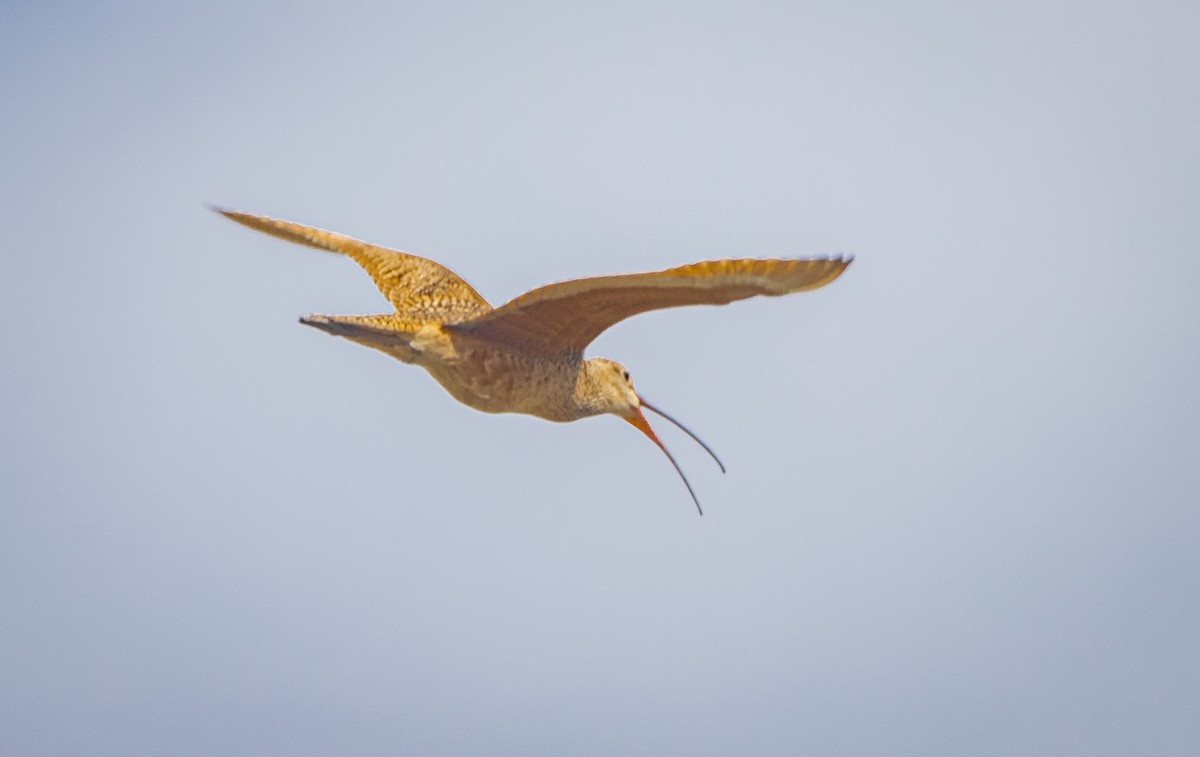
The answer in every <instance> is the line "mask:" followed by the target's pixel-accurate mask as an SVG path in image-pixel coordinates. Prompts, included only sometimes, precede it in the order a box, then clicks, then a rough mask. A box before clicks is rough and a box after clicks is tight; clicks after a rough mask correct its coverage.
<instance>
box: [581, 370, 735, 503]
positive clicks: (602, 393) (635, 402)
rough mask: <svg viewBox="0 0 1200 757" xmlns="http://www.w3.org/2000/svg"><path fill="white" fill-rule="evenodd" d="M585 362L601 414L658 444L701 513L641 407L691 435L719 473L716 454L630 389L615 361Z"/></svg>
mask: <svg viewBox="0 0 1200 757" xmlns="http://www.w3.org/2000/svg"><path fill="white" fill-rule="evenodd" d="M587 362H588V364H589V365H588V373H590V374H591V376H592V379H593V381H592V383H593V386H594V387H595V389H596V390H597V391H596V395H597V396H596V397H595V400H596V404H597V405H598V408H597V409H598V410H599V412H601V413H612V414H613V415H616V416H618V417H620V418H624V419H625V420H626V421H627V422H628V423H629V424H630V425H631V426H633V427H634V428H636V429H637V430H638V431H641V432H642V433H643V434H645V435H646V436H647V437H649V439H650V441H652V442H654V443H655V444H656V445H658V448H659V449H661V450H662V451H663V454H665V455H666V456H667V459H668V460H670V461H671V465H673V466H675V472H676V473H678V474H679V477H680V478H681V479H683V485H684V486H686V487H687V490H688V493H689V494H691V495H692V501H693V502H695V503H696V509H697V510H699V511H700V514H701V515H703V514H704V511H703V510H702V509H701V508H700V500H699V499H697V498H696V492H694V491H693V490H692V485H691V484H690V483H688V480H687V476H685V475H683V469H682V468H680V467H679V463H677V462H675V458H674V457H673V456H672V455H671V453H670V452H669V451H668V450H667V447H666V445H665V444H663V443H662V440H661V439H659V438H658V434H656V433H654V429H653V428H651V427H650V422H649V421H647V420H646V415H645V413H643V412H642V408H646V409H647V410H650V411H651V412H654V413H657V414H658V415H661V416H662V417H664V418H666V419H667V420H668V421H670V422H671V423H674V424H675V425H676V426H678V427H679V428H680V429H682V430H683V432H684V433H685V434H687V435H688V436H690V437H692V439H694V440H695V441H696V443H697V444H699V445H700V446H701V447H703V448H704V451H705V452H707V453H708V454H709V455H712V459H713V460H716V461H717V465H718V466H720V468H721V472H722V473H724V472H725V464H724V463H722V462H721V460H720V458H718V457H717V455H716V453H715V452H713V451H712V450H711V449H709V446H708V445H707V444H705V443H704V442H703V441H701V439H700V437H698V436H696V435H695V434H693V433H692V432H691V431H689V430H688V428H687V427H686V426H684V425H683V424H682V423H680V422H679V421H677V420H675V419H674V418H672V417H671V416H669V415H667V414H666V413H664V412H663V411H661V410H659V409H658V408H656V407H654V406H653V405H651V404H650V403H649V402H646V400H644V399H642V396H641V395H640V394H638V393H637V390H635V389H634V388H633V379H632V378H630V376H629V369H628V368H626V367H625V366H623V365H621V364H620V363H618V362H616V361H615V360H608V359H606V358H602V357H598V358H592V359H591V360H589V361H587Z"/></svg>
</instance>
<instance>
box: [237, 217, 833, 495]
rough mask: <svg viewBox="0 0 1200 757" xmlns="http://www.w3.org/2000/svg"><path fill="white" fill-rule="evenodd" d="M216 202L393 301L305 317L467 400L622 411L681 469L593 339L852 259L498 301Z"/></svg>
mask: <svg viewBox="0 0 1200 757" xmlns="http://www.w3.org/2000/svg"><path fill="white" fill-rule="evenodd" d="M215 210H217V212H219V213H221V214H222V215H224V216H225V217H227V218H229V219H231V220H233V221H237V222H238V223H240V224H242V225H244V226H248V227H250V228H252V229H255V230H258V231H261V232H264V233H266V234H270V235H272V236H275V237H279V238H280V239H285V240H287V241H289V242H295V243H297V244H302V245H305V246H308V247H314V248H317V249H322V250H328V251H330V252H336V253H340V254H343V255H346V256H347V257H349V258H351V259H352V260H354V262H356V263H358V264H359V265H360V266H362V268H363V269H364V270H366V272H367V274H368V275H370V277H371V279H372V280H373V281H374V282H375V285H376V286H377V287H378V288H379V291H380V292H382V293H383V295H384V297H386V298H387V299H388V301H389V302H391V304H392V307H393V312H392V313H386V314H381V315H366V316H332V315H311V316H306V317H304V318H301V319H300V320H301V322H302V323H305V324H307V325H309V326H313V327H315V328H319V329H321V330H322V331H325V332H327V333H330V334H333V335H335V336H341V337H345V338H347V339H350V340H352V341H355V342H358V343H359V344H362V345H365V346H367V347H371V348H374V349H377V350H380V351H381V352H384V353H386V354H388V355H391V356H392V357H395V358H397V359H398V360H402V361H404V362H406V363H414V364H416V365H419V366H421V367H422V368H425V369H426V370H427V371H429V373H430V374H431V375H432V376H433V377H434V378H435V379H436V380H437V381H438V383H440V384H441V385H442V386H443V387H445V388H446V390H447V391H449V392H450V394H451V395H453V396H454V397H455V399H457V400H459V401H460V402H462V403H463V404H466V405H469V406H471V407H473V408H475V409H477V410H482V411H484V412H489V413H505V412H509V413H527V414H529V415H536V416H538V417H540V418H545V419H546V420H551V421H560V422H562V421H573V420H578V419H579V418H585V417H588V416H592V415H600V414H603V413H611V414H614V415H617V416H619V417H621V418H623V419H625V420H626V421H628V422H629V423H631V424H633V425H634V426H636V427H637V428H638V429H639V430H641V431H642V432H643V433H644V434H646V435H647V436H648V437H650V439H651V440H652V441H654V443H655V444H657V445H658V446H659V448H660V449H662V451H663V452H664V453H666V454H667V457H668V458H669V459H670V460H671V463H672V464H673V465H675V468H676V470H677V471H679V475H680V477H683V472H682V471H680V470H679V466H678V465H677V464H676V463H675V460H674V458H672V457H671V455H670V453H669V452H667V449H666V447H664V446H663V444H662V442H661V441H659V439H658V437H657V436H656V435H655V433H654V431H653V430H652V429H651V428H650V425H649V424H648V423H647V421H646V418H645V416H644V415H643V414H642V411H641V408H642V407H643V406H645V407H646V408H648V409H651V410H654V411H655V412H660V411H658V410H656V409H655V408H653V407H652V406H651V405H650V404H649V403H647V402H645V400H643V399H642V398H641V397H639V396H638V394H637V392H636V391H634V389H633V383H632V381H631V380H630V378H629V372H628V371H626V370H625V368H624V366H622V365H621V364H620V363H616V362H613V361H611V360H606V359H604V358H591V359H588V360H585V359H584V358H583V351H584V349H585V348H586V347H587V345H588V344H589V343H591V341H592V340H593V339H595V338H596V337H597V336H598V335H599V334H600V333H601V332H603V331H604V330H605V329H607V328H608V327H610V326H612V325H614V324H616V323H618V322H620V321H622V320H624V319H626V318H628V317H630V316H632V315H637V314H638V313H644V312H647V311H650V310H660V309H662V308H669V307H679V306H682V305H723V304H726V303H730V302H734V301H736V300H742V299H746V298H748V297H754V296H758V295H765V296H779V295H784V294H790V293H792V292H802V291H806V290H809V289H816V288H818V287H821V286H824V285H825V284H828V283H829V282H831V281H833V280H834V279H836V278H837V277H838V276H839V275H841V273H842V271H843V270H845V268H846V266H847V265H849V264H850V260H851V259H845V260H843V259H842V258H820V259H811V260H751V259H742V260H714V261H708V262H703V263H694V264H691V265H685V266H680V267H678V268H671V269H668V270H665V271H658V272H654V273H635V274H626V275H620V276H598V277H593V278H586V279H575V280H573V281H564V282H560V283H557V284H549V285H547V286H544V287H539V288H538V289H534V290H532V291H530V292H526V293H525V294H523V295H521V296H520V297H517V298H516V299H514V300H512V301H510V302H508V303H506V304H504V305H502V306H500V307H498V308H493V307H492V306H491V305H489V304H488V302H487V301H486V300H485V299H484V298H483V297H482V296H481V295H480V294H479V293H478V292H477V291H475V289H474V288H472V287H471V285H470V284H468V283H467V282H465V281H463V280H462V279H461V278H459V277H458V276H457V275H456V274H455V273H454V272H453V271H451V270H450V269H448V268H446V267H445V266H443V265H441V264H439V263H436V262H434V261H432V260H428V259H426V258H422V257H418V256H416V255H410V254H408V253H404V252H399V251H397V250H390V249H387V248H384V247H377V246H375V245H371V244H366V243H365V242H360V241H358V240H355V239H351V238H349V237H345V236H342V235H340V234H334V233H331V232H328V231H322V230H320V229H315V228H311V227H308V226H301V225H300V224H296V223H291V222H289V221H280V220H276V219H273V218H266V217H263V216H256V215H251V214H248V213H239V212H235V211H230V210H221V209H219V208H215ZM660 414H662V413H661V412H660ZM664 417H667V418H668V419H669V420H672V422H675V421H674V420H673V419H670V417H669V416H665V415H664ZM676 425H678V423H677V422H676ZM681 428H682V426H681ZM684 430H685V431H686V429H684ZM688 433H689V434H690V435H692V434H691V432H690V431H689V432H688ZM692 436H693V438H695V435H692ZM697 441H699V439H697ZM701 444H703V442H701ZM705 449H706V450H708V447H707V446H705ZM709 453H710V454H711V450H709ZM714 458H715V455H714ZM717 462H718V463H720V461H719V460H718V461H717ZM722 470H724V466H722ZM684 483H685V484H687V479H686V478H684ZM687 487H688V491H689V492H691V485H690V484H687ZM692 498H693V500H695V493H694V492H692ZM696 507H697V508H699V507H700V503H699V502H698V501H697V502H696Z"/></svg>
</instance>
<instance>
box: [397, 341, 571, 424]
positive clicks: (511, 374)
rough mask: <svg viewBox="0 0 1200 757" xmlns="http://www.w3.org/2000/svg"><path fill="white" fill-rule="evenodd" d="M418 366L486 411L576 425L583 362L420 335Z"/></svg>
mask: <svg viewBox="0 0 1200 757" xmlns="http://www.w3.org/2000/svg"><path fill="white" fill-rule="evenodd" d="M413 346H414V347H415V348H416V349H417V350H418V355H419V357H418V358H417V360H416V362H417V364H418V365H421V366H422V367H423V368H425V369H426V370H427V371H429V373H430V375H432V376H433V378H434V379H436V380H437V382H438V383H439V384H441V385H442V386H443V387H445V389H446V391H448V392H450V394H451V395H452V396H453V397H454V398H455V399H457V400H458V401H459V402H461V403H463V404H464V405H468V406H469V407H473V408H475V409H476V410H482V411H483V412H485V413H525V414H527V415H535V416H537V417H539V418H545V419H546V420H551V421H572V420H576V419H578V418H580V417H582V415H583V413H581V412H580V411H579V409H578V408H577V407H576V406H575V402H574V399H573V398H574V392H575V382H576V379H577V377H578V374H579V370H580V365H581V363H582V358H581V357H579V356H571V355H566V356H561V357H560V356H553V357H550V356H542V355H532V354H528V353H523V352H520V351H515V350H511V349H507V348H505V347H504V346H502V345H497V344H493V343H491V342H488V341H485V340H480V339H475V338H473V337H471V336H469V335H460V334H458V333H454V334H449V333H447V332H445V331H443V330H441V329H438V333H437V334H432V333H431V334H424V333H423V334H421V335H418V338H417V339H416V340H414V342H413Z"/></svg>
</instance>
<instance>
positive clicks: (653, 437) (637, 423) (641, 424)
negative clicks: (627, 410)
mask: <svg viewBox="0 0 1200 757" xmlns="http://www.w3.org/2000/svg"><path fill="white" fill-rule="evenodd" d="M638 401H639V402H640V403H641V407H637V408H634V411H633V415H632V416H630V417H628V418H626V419H625V420H627V421H628V422H629V425H631V426H633V427H634V428H636V429H637V430H638V431H641V432H642V433H643V434H645V435H646V436H648V437H649V438H650V441H652V442H654V443H655V444H657V445H658V448H659V449H661V450H662V451H663V454H664V455H666V456H667V459H668V460H670V461H671V465H673V466H675V472H676V473H678V474H679V478H681V479H683V485H684V486H686V487H687V490H688V494H690V495H692V501H693V502H695V503H696V510H697V512H699V513H700V514H701V515H704V510H703V509H702V508H701V507H700V500H699V499H698V498H697V497H696V492H695V491H694V490H693V489H692V485H691V483H689V482H688V480H687V476H685V475H683V469H682V468H680V467H679V463H677V462H675V458H674V457H673V456H672V455H671V453H670V451H668V450H667V447H666V445H665V444H663V443H662V440H661V439H659V438H658V434H656V433H654V429H652V428H650V422H649V421H647V420H646V416H645V414H644V413H642V407H645V408H646V409H648V410H652V411H654V412H655V413H658V414H659V415H661V416H662V417H664V418H666V419H667V420H669V421H670V422H671V423H674V424H675V425H676V426H679V428H681V429H683V432H684V433H686V434H687V435H688V436H690V437H692V438H693V439H695V440H696V442H697V443H698V444H699V445H700V446H701V447H703V448H704V451H705V452H707V453H708V454H710V455H712V458H713V459H714V460H716V461H717V465H719V466H721V472H722V473H724V472H725V464H724V463H722V462H721V460H720V459H719V458H718V457H717V456H716V454H715V453H713V451H712V450H711V449H709V448H708V445H707V444H705V443H704V442H702V441H700V438H699V437H698V436H696V435H695V434H693V433H692V432H691V431H688V429H687V428H686V427H685V426H683V424H681V423H680V422H679V421H677V420H675V419H674V418H672V417H671V416H669V415H667V414H666V413H664V412H663V411H661V410H659V409H658V408H656V407H654V406H653V405H651V404H650V403H648V402H646V401H645V400H643V399H642V398H641V397H638Z"/></svg>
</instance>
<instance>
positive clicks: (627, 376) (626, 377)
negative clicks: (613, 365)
mask: <svg viewBox="0 0 1200 757" xmlns="http://www.w3.org/2000/svg"><path fill="white" fill-rule="evenodd" d="M621 375H622V376H624V377H625V380H626V381H628V380H629V371H625V372H624V373H623V374H621Z"/></svg>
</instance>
